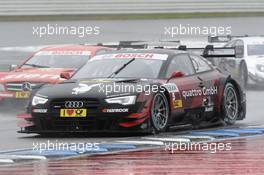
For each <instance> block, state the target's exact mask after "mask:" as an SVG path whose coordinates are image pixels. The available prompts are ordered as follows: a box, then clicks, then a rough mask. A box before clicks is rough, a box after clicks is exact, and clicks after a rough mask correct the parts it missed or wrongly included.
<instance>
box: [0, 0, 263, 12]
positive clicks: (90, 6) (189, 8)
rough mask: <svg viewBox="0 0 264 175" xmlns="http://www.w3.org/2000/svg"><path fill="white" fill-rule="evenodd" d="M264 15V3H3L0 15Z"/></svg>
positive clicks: (233, 0) (167, 0) (156, 0)
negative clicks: (194, 13)
mask: <svg viewBox="0 0 264 175" xmlns="http://www.w3.org/2000/svg"><path fill="white" fill-rule="evenodd" d="M183 12H186V13H188V12H264V1H263V0H250V1H249V0H8V1H7V0H0V16H19V15H82V14H83V15H84V14H85V15H89V14H139V13H144V14H148V13H183Z"/></svg>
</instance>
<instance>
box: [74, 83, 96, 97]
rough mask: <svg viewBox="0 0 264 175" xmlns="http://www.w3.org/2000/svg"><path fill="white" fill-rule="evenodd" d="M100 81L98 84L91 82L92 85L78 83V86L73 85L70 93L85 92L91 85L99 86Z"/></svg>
mask: <svg viewBox="0 0 264 175" xmlns="http://www.w3.org/2000/svg"><path fill="white" fill-rule="evenodd" d="M100 85H101V83H99V84H92V85H90V86H89V85H87V84H83V83H80V84H79V86H78V87H75V88H73V89H72V94H75V95H78V94H83V93H85V92H88V91H90V90H91V89H92V88H93V87H97V86H100Z"/></svg>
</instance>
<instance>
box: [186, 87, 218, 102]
mask: <svg viewBox="0 0 264 175" xmlns="http://www.w3.org/2000/svg"><path fill="white" fill-rule="evenodd" d="M217 92H218V90H217V87H216V86H213V87H210V88H206V87H204V88H202V89H191V90H187V91H182V96H183V97H184V98H185V99H186V98H188V97H197V96H211V95H215V94H217Z"/></svg>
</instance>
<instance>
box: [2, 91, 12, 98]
mask: <svg viewBox="0 0 264 175" xmlns="http://www.w3.org/2000/svg"><path fill="white" fill-rule="evenodd" d="M0 97H7V98H11V97H14V95H13V94H8V93H5V92H4V93H0Z"/></svg>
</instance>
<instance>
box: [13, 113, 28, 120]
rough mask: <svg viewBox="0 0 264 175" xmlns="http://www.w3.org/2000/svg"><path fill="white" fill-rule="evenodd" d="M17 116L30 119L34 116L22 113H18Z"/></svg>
mask: <svg viewBox="0 0 264 175" xmlns="http://www.w3.org/2000/svg"><path fill="white" fill-rule="evenodd" d="M16 118H22V119H29V118H32V116H31V114H27V113H21V114H17V116H16Z"/></svg>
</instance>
